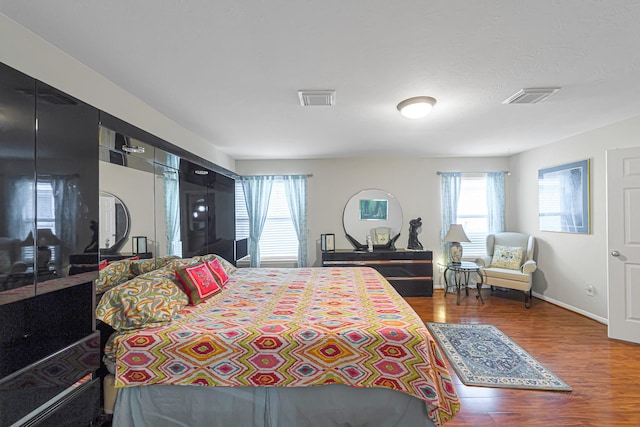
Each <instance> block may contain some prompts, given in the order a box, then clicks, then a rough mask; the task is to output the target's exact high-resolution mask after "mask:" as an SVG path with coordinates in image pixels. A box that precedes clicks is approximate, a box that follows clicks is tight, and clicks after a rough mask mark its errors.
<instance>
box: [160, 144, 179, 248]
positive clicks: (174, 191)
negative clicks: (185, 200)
mask: <svg viewBox="0 0 640 427" xmlns="http://www.w3.org/2000/svg"><path fill="white" fill-rule="evenodd" d="M163 158H164V159H165V163H166V164H167V166H163V165H159V164H156V166H155V171H156V172H155V175H156V235H157V237H158V242H159V246H158V251H159V252H158V253H159V255H160V256H163V255H175V256H177V257H179V258H182V240H181V237H180V177H179V172H178V168H179V167H180V159H179V158H178V156H175V155H173V154H170V153H164V155H163ZM160 213H163V215H162V214H160Z"/></svg>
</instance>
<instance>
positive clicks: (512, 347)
mask: <svg viewBox="0 0 640 427" xmlns="http://www.w3.org/2000/svg"><path fill="white" fill-rule="evenodd" d="M427 328H429V330H430V331H431V333H432V334H433V336H434V338H435V339H436V341H437V342H438V344H439V345H440V348H441V349H442V350H443V351H444V352H445V354H446V356H447V358H448V359H449V362H450V363H451V365H452V366H453V369H455V371H456V373H457V374H458V377H459V378H460V381H462V383H463V384H466V385H473V386H482V387H502V388H522V389H533V390H553V391H571V387H569V385H567V383H565V382H564V381H562V380H561V379H560V378H559V377H558V376H557V375H555V374H554V373H553V372H551V371H550V370H548V369H547V368H545V367H544V366H542V365H541V364H540V363H539V362H538V361H537V360H536V359H534V358H533V357H531V355H530V354H529V353H527V352H526V351H524V350H523V349H522V347H520V346H519V345H518V344H516V343H515V342H513V341H512V340H511V339H510V338H509V337H508V336H506V335H505V334H504V333H502V332H501V331H500V330H499V329H498V328H496V327H495V326H491V325H476V324H462V323H433V322H427Z"/></svg>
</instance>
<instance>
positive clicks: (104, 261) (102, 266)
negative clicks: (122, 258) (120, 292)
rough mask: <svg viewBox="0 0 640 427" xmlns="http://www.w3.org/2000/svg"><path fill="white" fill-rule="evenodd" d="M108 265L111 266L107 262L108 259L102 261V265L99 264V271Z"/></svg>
mask: <svg viewBox="0 0 640 427" xmlns="http://www.w3.org/2000/svg"><path fill="white" fill-rule="evenodd" d="M108 265H109V262H107V260H106V259H103V260H102V261H100V264H98V270H102V269H103V268H105V267H106V266H108Z"/></svg>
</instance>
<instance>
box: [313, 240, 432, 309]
mask: <svg viewBox="0 0 640 427" xmlns="http://www.w3.org/2000/svg"><path fill="white" fill-rule="evenodd" d="M432 259H433V254H432V252H431V251H407V250H401V249H399V250H396V251H373V252H360V251H352V250H337V251H335V252H323V253H322V266H323V267H359V266H362V267H372V268H375V269H376V270H378V272H380V274H382V275H383V276H384V277H385V278H386V279H387V280H388V281H389V283H391V285H392V286H393V287H394V288H395V290H396V291H398V293H399V294H400V295H402V296H405V297H411V296H427V297H430V296H432V295H433V264H432Z"/></svg>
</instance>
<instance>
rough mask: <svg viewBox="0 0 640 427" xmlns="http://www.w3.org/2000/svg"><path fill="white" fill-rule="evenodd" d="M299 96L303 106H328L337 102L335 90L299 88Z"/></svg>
mask: <svg viewBox="0 0 640 427" xmlns="http://www.w3.org/2000/svg"><path fill="white" fill-rule="evenodd" d="M298 97H299V98H300V105H302V106H303V107H316V106H325V107H326V106H332V105H335V103H336V91H335V90H299V91H298Z"/></svg>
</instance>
